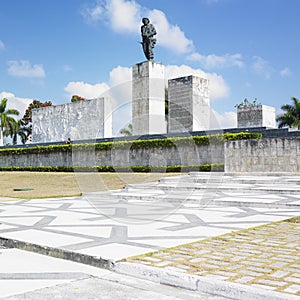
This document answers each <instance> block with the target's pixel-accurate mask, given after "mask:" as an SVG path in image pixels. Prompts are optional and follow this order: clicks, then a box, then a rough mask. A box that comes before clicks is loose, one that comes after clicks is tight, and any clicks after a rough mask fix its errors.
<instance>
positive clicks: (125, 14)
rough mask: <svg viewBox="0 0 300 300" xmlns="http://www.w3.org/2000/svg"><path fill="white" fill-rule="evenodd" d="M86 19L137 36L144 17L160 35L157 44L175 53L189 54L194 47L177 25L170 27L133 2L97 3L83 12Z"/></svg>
mask: <svg viewBox="0 0 300 300" xmlns="http://www.w3.org/2000/svg"><path fill="white" fill-rule="evenodd" d="M82 14H83V16H84V18H85V20H94V21H104V22H105V23H107V24H108V25H109V26H110V27H111V29H112V30H113V31H115V32H119V33H131V34H132V33H134V34H136V35H138V34H140V27H141V20H142V18H143V17H145V16H147V17H149V19H150V20H151V23H153V24H154V25H155V27H156V29H157V31H158V32H159V35H158V37H157V38H158V41H159V45H161V46H162V47H166V48H168V49H170V50H172V51H174V52H175V53H183V54H184V53H189V52H190V51H193V49H194V45H193V42H192V41H191V40H189V39H188V38H187V37H186V36H185V33H184V32H183V31H182V30H181V29H180V28H179V26H177V25H172V24H170V23H169V21H168V20H167V17H166V15H165V14H164V13H163V12H162V11H160V10H157V9H154V10H149V9H148V8H146V7H142V6H140V5H139V4H138V3H137V2H135V1H127V0H105V1H101V2H100V1H99V2H98V3H97V4H96V5H95V6H94V7H93V8H86V9H84V10H83V13H82Z"/></svg>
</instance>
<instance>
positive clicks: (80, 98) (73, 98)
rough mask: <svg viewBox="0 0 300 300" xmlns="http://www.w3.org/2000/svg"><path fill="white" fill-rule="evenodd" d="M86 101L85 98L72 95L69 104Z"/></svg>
mask: <svg viewBox="0 0 300 300" xmlns="http://www.w3.org/2000/svg"><path fill="white" fill-rule="evenodd" d="M85 100H87V99H86V98H83V97H80V96H78V95H73V96H72V98H71V102H78V101H85Z"/></svg>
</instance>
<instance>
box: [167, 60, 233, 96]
mask: <svg viewBox="0 0 300 300" xmlns="http://www.w3.org/2000/svg"><path fill="white" fill-rule="evenodd" d="M189 75H196V76H200V77H203V78H207V79H209V87H210V99H217V98H225V97H228V95H229V87H228V86H227V85H226V83H225V81H224V79H223V77H222V76H220V75H218V74H215V73H205V72H204V71H202V70H200V69H193V68H191V67H190V66H186V65H182V66H175V65H172V66H166V67H165V77H166V79H172V78H177V77H183V76H189Z"/></svg>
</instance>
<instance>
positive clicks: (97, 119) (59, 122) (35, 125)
mask: <svg viewBox="0 0 300 300" xmlns="http://www.w3.org/2000/svg"><path fill="white" fill-rule="evenodd" d="M111 136H112V112H111V102H110V99H108V98H98V99H92V100H86V101H78V102H73V103H67V104H63V105H55V106H47V107H43V108H38V109H34V110H33V111H32V140H33V142H34V143H45V142H58V141H65V140H66V139H67V138H70V139H71V140H72V141H75V140H85V139H96V138H103V137H111Z"/></svg>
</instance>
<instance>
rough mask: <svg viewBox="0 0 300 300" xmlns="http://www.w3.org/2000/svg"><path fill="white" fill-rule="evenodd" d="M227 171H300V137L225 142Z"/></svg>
mask: <svg viewBox="0 0 300 300" xmlns="http://www.w3.org/2000/svg"><path fill="white" fill-rule="evenodd" d="M224 154H225V172H300V159H299V158H300V138H265V139H259V140H240V141H227V142H225V149H224Z"/></svg>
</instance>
